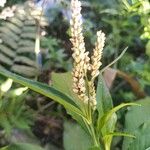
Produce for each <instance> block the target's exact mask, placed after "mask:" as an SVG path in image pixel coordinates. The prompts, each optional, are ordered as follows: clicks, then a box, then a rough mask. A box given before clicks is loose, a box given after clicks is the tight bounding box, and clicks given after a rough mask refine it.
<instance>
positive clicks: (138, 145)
mask: <svg viewBox="0 0 150 150" xmlns="http://www.w3.org/2000/svg"><path fill="white" fill-rule="evenodd" d="M136 103H138V104H140V105H141V107H130V109H129V110H128V112H127V114H126V117H125V132H127V133H130V134H132V135H135V136H136V139H132V140H131V139H128V138H126V137H125V138H124V141H123V147H122V149H123V150H134V149H136V150H142V149H144V150H145V149H147V148H148V147H150V134H149V133H150V97H147V98H145V99H142V100H140V101H137V102H136ZM137 117H138V119H137Z"/></svg>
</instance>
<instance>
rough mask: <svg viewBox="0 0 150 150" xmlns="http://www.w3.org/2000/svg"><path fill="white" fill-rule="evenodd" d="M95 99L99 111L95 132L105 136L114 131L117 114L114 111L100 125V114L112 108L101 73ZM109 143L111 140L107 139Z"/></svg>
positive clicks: (102, 114)
mask: <svg viewBox="0 0 150 150" xmlns="http://www.w3.org/2000/svg"><path fill="white" fill-rule="evenodd" d="M96 99H97V110H98V112H99V116H98V121H97V132H98V134H99V135H102V136H105V135H106V134H108V133H110V132H114V129H115V125H116V121H117V116H116V114H115V113H113V115H112V116H111V117H110V118H109V120H108V122H106V123H105V124H104V127H103V128H101V127H100V123H101V118H102V116H104V115H105V114H106V113H107V112H108V111H110V110H111V109H112V108H113V103H112V98H111V95H110V93H109V90H108V88H107V87H106V84H105V81H104V79H103V77H102V75H99V79H98V86H97V92H96ZM109 143H111V140H110V141H109Z"/></svg>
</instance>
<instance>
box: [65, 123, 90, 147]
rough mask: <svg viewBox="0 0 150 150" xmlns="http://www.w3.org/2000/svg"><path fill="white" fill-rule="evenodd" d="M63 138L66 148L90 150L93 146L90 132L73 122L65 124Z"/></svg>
mask: <svg viewBox="0 0 150 150" xmlns="http://www.w3.org/2000/svg"><path fill="white" fill-rule="evenodd" d="M63 139H64V148H65V150H88V149H89V148H90V147H91V146H92V141H91V139H90V137H89V136H88V134H86V132H85V131H84V130H83V129H82V128H81V127H80V126H79V125H77V124H75V123H71V122H65V124H64V136H63Z"/></svg>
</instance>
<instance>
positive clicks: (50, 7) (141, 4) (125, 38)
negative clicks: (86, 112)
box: [0, 0, 150, 150]
mask: <svg viewBox="0 0 150 150" xmlns="http://www.w3.org/2000/svg"><path fill="white" fill-rule="evenodd" d="M36 3H37V5H36V7H39V5H40V2H38V1H37V2H36ZM16 4H17V8H16V9H15V11H14V12H15V13H14V15H13V16H11V17H7V18H5V17H4V18H5V19H4V18H2V19H1V20H0V66H1V67H4V68H6V69H8V70H11V71H13V72H16V73H19V74H21V75H23V76H26V77H29V78H34V79H36V80H39V81H41V82H44V83H47V84H51V79H52V80H56V78H57V74H55V76H54V74H51V72H52V71H55V72H65V71H70V70H71V68H72V65H71V64H72V60H71V50H70V49H71V44H70V41H69V36H70V29H69V18H70V10H69V1H62V3H60V2H59V1H57V2H55V3H54V2H53V1H52V0H49V1H48V3H47V7H46V6H45V7H44V13H45V17H46V18H47V22H48V24H46V25H45V24H44V25H43V24H42V20H40V21H39V18H37V17H36V15H35V14H38V13H37V12H36V13H33V14H34V15H33V14H32V12H35V11H34V10H32V9H30V7H29V6H28V5H27V3H26V2H25V1H23V0H22V1H20V0H11V1H9V0H8V1H7V3H6V4H5V7H4V8H2V7H1V8H0V10H1V16H2V14H3V16H5V15H4V13H2V12H3V11H4V10H5V9H8V8H9V9H10V10H11V9H13V6H15V5H16ZM41 4H42V3H41ZM19 10H25V13H24V14H23V15H21V14H20V13H18V11H19ZM82 13H83V21H84V34H85V37H86V38H85V42H86V46H87V49H88V50H89V51H91V49H92V47H93V45H94V41H95V39H96V37H95V34H94V33H95V32H96V31H97V30H99V29H102V30H103V31H104V32H105V33H106V35H107V39H106V46H105V49H104V58H103V67H104V66H106V65H107V64H109V63H110V62H111V61H112V60H114V59H115V58H116V57H118V56H119V54H120V53H121V52H122V51H123V49H124V48H125V47H127V46H128V50H127V52H126V53H125V55H124V56H123V57H122V58H121V59H120V60H119V61H118V62H117V63H115V64H114V66H112V68H113V69H114V70H115V71H116V72H117V71H122V72H123V73H125V74H126V76H125V77H122V76H119V75H118V74H115V77H114V79H111V76H107V77H106V78H105V80H106V81H107V80H109V82H111V84H112V85H111V88H110V92H111V95H112V99H113V103H114V105H115V106H116V105H118V104H121V103H122V102H131V101H132V102H133V101H136V102H137V100H140V99H141V98H142V99H141V100H140V101H138V102H137V103H140V104H142V106H141V107H138V108H137V107H131V108H129V109H128V110H127V111H125V110H122V111H120V112H119V113H117V116H118V118H119V121H118V122H117V128H116V131H120V130H122V131H124V132H127V133H130V134H132V135H135V136H136V137H137V138H136V139H132V140H131V139H129V138H121V137H117V138H114V139H113V144H112V149H114V150H116V149H123V150H127V149H129V150H134V149H137V150H138V149H139V150H145V149H148V148H149V147H150V140H149V135H148V134H147V133H149V115H148V114H149V107H150V106H149V97H148V96H149V95H150V67H149V65H150V26H149V24H150V2H149V1H148V0H122V1H119V0H105V1H103V0H92V1H90V0H84V1H83V11H82ZM42 17H43V16H42ZM39 22H40V24H39ZM39 25H40V28H41V32H40V40H41V47H40V53H39V54H38V55H37V54H36V52H35V42H36V39H37V32H38V27H39ZM0 77H1V78H0V83H1V86H0V87H2V85H5V84H6V87H7V86H8V85H11V86H10V88H8V89H7V90H6V91H5V90H4V91H3V89H2V88H1V90H0V146H1V147H3V146H6V147H3V148H2V150H5V149H6V150H7V149H8V150H11V149H13V148H14V147H15V148H16V147H17V149H18V150H23V149H22V147H24V149H29V147H30V149H35V147H36V149H38V148H37V145H39V146H38V147H39V150H40V149H42V147H43V149H53V150H55V149H56V150H57V149H58V150H61V149H63V148H65V149H66V150H67V149H71V148H72V150H76V149H79V148H77V146H79V147H80V149H82V148H81V147H82V144H84V145H86V146H87V147H88V144H86V142H87V141H85V143H84V142H82V143H81V144H79V143H76V142H75V141H76V138H79V137H80V138H81V140H80V141H79V142H81V141H83V140H82V138H84V137H86V138H87V139H88V137H87V136H86V135H85V133H84V132H83V131H82V129H81V128H80V127H78V125H77V124H76V123H75V121H74V120H73V119H72V118H71V117H70V116H69V115H67V114H66V112H65V110H64V108H62V106H60V105H58V104H56V103H55V102H53V101H48V100H47V98H45V97H44V96H41V95H38V94H36V93H33V92H31V91H28V90H27V89H26V90H25V91H22V92H21V93H20V95H16V93H15V91H16V90H18V89H20V90H21V89H22V87H20V86H19V85H17V84H12V82H11V80H10V79H9V80H7V79H6V78H4V77H3V76H0ZM54 77H55V79H54ZM61 79H62V78H61ZM61 79H59V80H60V82H59V83H56V84H55V86H56V85H59V84H60V83H61V82H62V80H61ZM68 79H69V78H68ZM129 79H132V80H129ZM129 81H131V82H129ZM134 81H136V82H138V84H139V87H140V90H142V92H143V93H144V96H142V97H141V96H137V95H138V94H136V93H138V91H136V90H135V91H134V92H133V91H132V87H133V86H134V87H136V86H137V84H135V82H134ZM65 83H66V84H67V81H65V82H63V84H65ZM129 83H130V84H129ZM22 90H23V89H22ZM63 90H65V89H63ZM105 93H106V91H105ZM101 94H102V93H101ZM100 96H103V95H100ZM144 97H146V98H144ZM103 107H104V108H105V106H103ZM106 108H107V106H106ZM10 114H11V115H10ZM137 116H138V119H137ZM64 120H65V121H64ZM131 121H132V122H131ZM73 131H74V132H73ZM74 133H76V134H77V133H78V134H79V137H76V135H75V134H74ZM16 136H19V137H21V139H23V140H21V141H20V140H19V138H16ZM14 137H15V138H14ZM69 137H72V138H71V139H69ZM86 138H85V139H86ZM14 139H15V140H14ZM31 139H32V140H31ZM33 139H34V140H33ZM52 139H53V140H52ZM16 142H17V143H16ZM19 142H21V144H20V143H19ZM28 142H29V143H31V145H28ZM70 143H72V144H71V145H72V147H70ZM22 144H25V145H24V146H21V145H22ZM8 145H9V146H8ZM68 145H69V146H68ZM74 145H75V146H74ZM20 146H21V147H20ZM34 146H35V147H34ZM41 146H42V147H41ZM68 147H69V148H68ZM83 150H86V149H83Z"/></svg>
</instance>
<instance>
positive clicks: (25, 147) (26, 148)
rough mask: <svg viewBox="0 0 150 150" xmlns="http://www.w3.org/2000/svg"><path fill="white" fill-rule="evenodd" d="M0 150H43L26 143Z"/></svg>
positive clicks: (15, 144)
mask: <svg viewBox="0 0 150 150" xmlns="http://www.w3.org/2000/svg"><path fill="white" fill-rule="evenodd" d="M0 150H44V149H43V148H42V147H40V146H38V145H33V144H28V143H14V144H11V145H9V146H6V147H4V148H1V149H0Z"/></svg>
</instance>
